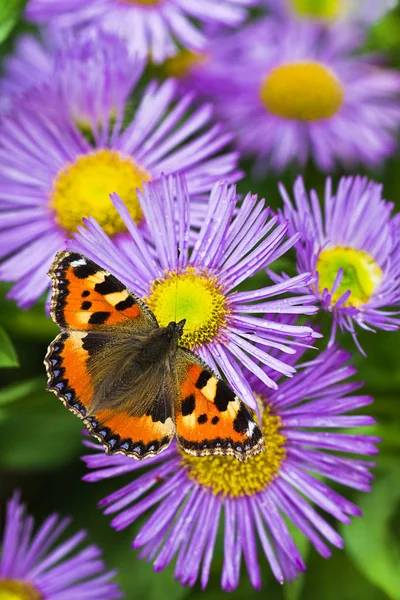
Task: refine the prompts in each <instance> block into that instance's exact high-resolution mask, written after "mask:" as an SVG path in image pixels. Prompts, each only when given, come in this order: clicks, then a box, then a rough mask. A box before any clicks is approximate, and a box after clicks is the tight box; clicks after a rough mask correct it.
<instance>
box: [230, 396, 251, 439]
mask: <svg viewBox="0 0 400 600" xmlns="http://www.w3.org/2000/svg"><path fill="white" fill-rule="evenodd" d="M250 420H251V415H250V413H249V411H248V410H247V408H246V406H245V405H244V404H243V403H242V404H241V405H240V408H239V411H238V413H237V415H236V417H235V420H234V421H233V428H234V430H235V431H237V432H238V433H244V432H245V431H246V429H247V427H248V425H249V421H250Z"/></svg>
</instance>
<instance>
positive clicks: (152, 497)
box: [84, 318, 379, 591]
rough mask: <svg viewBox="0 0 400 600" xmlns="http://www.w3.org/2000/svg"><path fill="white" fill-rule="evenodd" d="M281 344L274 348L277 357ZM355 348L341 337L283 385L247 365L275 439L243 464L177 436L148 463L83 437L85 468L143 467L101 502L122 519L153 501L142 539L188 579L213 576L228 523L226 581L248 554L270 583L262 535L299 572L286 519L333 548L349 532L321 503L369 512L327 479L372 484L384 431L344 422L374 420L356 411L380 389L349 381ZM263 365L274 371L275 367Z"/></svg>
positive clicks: (282, 573) (272, 558)
mask: <svg viewBox="0 0 400 600" xmlns="http://www.w3.org/2000/svg"><path fill="white" fill-rule="evenodd" d="M285 320H286V322H287V321H290V320H291V318H286V319H285ZM280 354H281V353H280V351H278V350H275V351H274V356H275V357H276V358H278V357H279V355H280ZM348 359H349V355H348V354H346V353H345V352H344V351H342V350H340V349H339V348H338V347H333V348H330V349H328V350H325V351H324V352H322V353H321V354H320V355H319V356H318V358H317V359H316V360H314V361H312V362H311V363H307V365H305V366H304V367H303V368H302V370H301V371H299V372H298V373H296V374H295V375H294V377H293V379H290V380H286V381H284V382H282V383H280V385H279V390H278V391H271V389H269V388H268V387H266V386H265V384H264V383H263V382H261V381H260V380H259V379H258V378H257V377H255V376H254V375H253V374H252V373H251V372H249V371H246V372H245V375H246V377H247V379H248V381H249V384H250V386H251V389H252V392H253V394H254V396H255V397H257V398H258V401H259V402H260V405H261V406H262V428H263V432H264V436H265V439H266V442H267V443H266V450H265V451H264V453H262V454H260V455H258V456H256V457H252V458H250V459H248V460H247V461H246V462H244V463H239V462H238V461H235V460H234V459H232V460H230V457H225V458H224V459H221V458H220V457H203V458H195V457H187V456H183V454H182V453H181V452H180V451H179V449H178V448H177V446H176V445H172V446H170V448H169V449H168V450H167V451H166V452H164V453H163V454H162V455H160V456H158V457H156V458H152V459H150V460H149V461H147V463H146V466H148V467H150V468H149V469H147V470H146V472H144V473H143V472H140V470H141V469H142V468H143V465H142V464H141V463H137V462H134V461H130V460H129V459H126V458H125V457H120V456H114V457H109V456H105V455H104V454H103V452H102V451H101V449H100V448H99V446H97V445H96V444H93V443H92V442H85V443H86V445H87V446H88V447H90V448H94V449H95V450H96V452H95V453H92V454H90V455H87V456H84V461H85V462H86V463H87V465H88V467H89V468H90V469H92V471H91V472H90V473H89V474H87V475H86V476H85V478H84V479H85V480H86V481H99V480H101V479H106V478H112V477H117V476H118V475H122V474H126V473H131V472H132V473H133V472H135V478H134V480H133V481H132V483H129V484H128V485H126V486H125V487H123V488H121V489H120V490H118V491H116V492H115V493H113V494H111V495H110V496H108V497H107V498H105V499H104V500H102V501H101V502H100V506H101V507H103V508H105V513H106V514H113V515H114V517H113V521H112V526H113V527H114V528H115V529H117V530H120V529H123V528H125V527H128V526H129V525H131V524H132V523H133V522H135V521H136V519H137V518H138V517H140V516H141V517H142V518H143V514H144V513H145V512H146V511H147V510H149V509H151V510H152V514H151V516H149V517H148V518H147V520H146V521H145V522H144V524H143V525H142V526H141V528H140V530H139V532H138V533H137V535H136V537H135V539H134V542H133V546H134V548H140V549H141V550H142V552H141V555H140V556H141V557H142V558H147V560H148V561H152V562H153V563H154V568H155V570H161V569H163V568H165V567H166V566H167V565H168V564H169V563H171V562H172V561H173V560H174V559H175V558H176V567H175V577H176V578H177V579H178V580H179V581H180V582H181V583H183V584H186V585H194V583H195V582H196V580H197V579H198V578H200V581H201V585H202V587H203V588H204V587H206V585H207V582H208V578H209V572H210V565H211V562H212V558H213V554H214V549H215V547H216V538H217V532H218V529H219V528H221V529H222V528H223V534H224V546H223V553H224V562H223V568H222V579H221V584H222V587H223V588H224V589H225V590H227V591H230V590H233V589H234V588H236V587H237V585H238V582H239V576H240V568H241V562H242V557H243V558H244V562H245V565H246V569H247V572H248V575H249V578H250V581H251V583H252V585H253V586H254V587H255V588H259V587H261V574H260V568H259V560H258V558H259V557H258V554H259V552H258V549H257V547H258V546H260V547H261V548H262V553H263V554H264V555H265V558H266V559H267V561H268V563H269V564H270V566H271V569H272V571H273V574H274V576H275V577H276V579H277V580H278V581H280V582H283V581H284V580H288V581H290V580H292V579H294V578H295V577H297V576H298V573H299V572H300V571H303V570H305V564H304V561H303V559H302V557H301V555H300V552H299V550H298V549H297V547H296V545H295V542H294V540H293V538H292V535H291V534H290V532H289V529H288V526H287V522H288V521H289V522H291V523H292V525H293V526H294V527H295V528H297V529H298V530H300V532H301V533H302V534H304V536H306V537H307V538H308V539H309V540H310V542H311V543H312V544H313V545H314V547H315V548H316V549H317V551H318V552H319V553H320V554H321V555H322V556H323V557H325V558H327V557H329V556H330V553H331V551H330V548H329V544H332V545H333V546H336V547H339V548H341V547H342V546H343V541H342V538H341V537H340V536H339V534H338V533H337V532H336V531H335V529H334V528H333V526H332V525H331V524H330V523H328V522H327V521H326V520H325V518H324V517H323V516H322V514H321V513H322V512H325V513H327V514H328V515H329V517H331V518H332V517H333V518H334V519H336V520H338V521H340V522H342V523H350V518H351V517H353V516H360V514H361V513H360V510H359V509H358V508H357V506H355V505H354V504H353V503H352V502H349V501H348V500H347V499H346V498H345V497H344V496H342V495H341V493H339V492H336V491H333V490H332V489H331V488H330V487H329V485H328V484H327V480H331V481H333V482H335V483H338V484H340V485H342V486H347V487H350V488H355V489H357V490H362V491H368V490H369V489H370V481H371V478H372V476H371V474H370V472H369V468H370V467H371V466H373V463H370V462H367V461H366V460H365V459H364V458H363V456H364V455H372V454H375V452H376V447H375V443H376V442H378V441H379V440H378V438H375V437H373V436H368V435H361V434H357V433H353V432H350V433H345V432H344V431H343V430H344V429H346V428H353V427H358V426H368V425H371V424H372V423H374V420H373V419H372V418H370V417H368V416H361V415H358V416H354V415H352V414H349V413H352V411H354V410H356V409H358V408H360V407H363V406H365V405H367V404H369V403H370V402H371V400H372V399H371V398H369V397H368V396H363V395H359V394H358V393H357V390H358V388H359V387H360V385H359V384H358V383H353V382H350V381H347V380H348V378H349V377H350V376H351V375H353V374H354V372H355V370H354V368H353V367H352V366H351V365H349V364H347V361H348ZM293 362H294V360H293ZM262 368H263V370H264V371H265V373H268V375H269V376H270V377H271V378H274V379H276V378H277V375H276V373H273V371H271V369H270V368H269V367H268V366H265V365H264V366H263V367H262ZM339 428H340V431H339V432H338V429H339ZM138 472H139V473H138ZM137 473H138V474H137ZM222 517H223V522H224V524H223V525H222Z"/></svg>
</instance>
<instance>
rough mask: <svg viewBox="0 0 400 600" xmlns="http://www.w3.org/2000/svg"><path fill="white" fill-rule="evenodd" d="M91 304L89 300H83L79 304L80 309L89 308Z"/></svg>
mask: <svg viewBox="0 0 400 600" xmlns="http://www.w3.org/2000/svg"><path fill="white" fill-rule="evenodd" d="M91 306H92V303H91V302H89V300H85V302H82V304H81V309H82V310H89V308H90V307H91Z"/></svg>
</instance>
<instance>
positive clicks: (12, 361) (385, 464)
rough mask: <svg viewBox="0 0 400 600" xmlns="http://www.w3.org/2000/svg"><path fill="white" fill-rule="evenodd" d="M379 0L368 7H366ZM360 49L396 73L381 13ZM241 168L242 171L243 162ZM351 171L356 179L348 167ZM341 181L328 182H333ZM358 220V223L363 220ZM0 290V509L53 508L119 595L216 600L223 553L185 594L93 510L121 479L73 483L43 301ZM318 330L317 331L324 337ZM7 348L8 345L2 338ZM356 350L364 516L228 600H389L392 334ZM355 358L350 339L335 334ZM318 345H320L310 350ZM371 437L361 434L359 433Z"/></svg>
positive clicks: (16, 13) (389, 191)
mask: <svg viewBox="0 0 400 600" xmlns="http://www.w3.org/2000/svg"><path fill="white" fill-rule="evenodd" d="M377 1H378V0H377ZM22 4H23V2H20V1H18V0H17V1H15V0H13V1H11V0H0V41H3V43H2V52H1V54H2V55H4V54H6V53H8V52H10V51H11V50H12V46H13V43H14V41H15V39H16V37H17V35H18V33H19V32H21V31H23V30H26V29H27V28H28V26H27V25H26V24H24V23H23V22H22V21H21V19H20V10H21V8H22ZM367 46H368V48H369V49H371V50H380V51H383V52H385V53H386V54H387V56H388V62H389V64H391V65H392V67H394V68H397V69H398V68H400V14H399V11H397V12H392V13H391V14H390V15H389V16H388V17H386V18H385V19H384V20H383V21H382V22H381V23H380V24H379V25H377V26H375V27H374V29H373V30H372V31H371V33H370V36H369V40H368V43H367ZM243 166H244V167H245V169H246V172H247V173H249V172H250V165H249V164H244V165H243ZM359 172H361V171H359ZM297 173H298V172H297V170H296V169H291V170H289V171H288V172H286V173H285V174H284V175H283V176H282V177H280V178H279V179H280V180H283V181H284V182H285V184H286V185H287V186H288V188H290V187H291V185H292V184H293V181H294V178H295V176H296V175H297ZM341 174H342V173H335V174H334V175H333V178H334V182H335V183H336V182H337V180H338V178H339V176H340V175H341ZM369 175H371V176H372V177H374V178H375V179H376V180H378V181H381V182H383V183H384V190H385V197H386V198H387V199H388V200H392V201H394V202H395V203H396V206H397V209H398V210H399V208H400V157H399V156H397V157H394V158H393V159H391V160H390V161H388V162H387V163H386V165H385V166H384V168H382V170H380V171H379V172H377V173H369ZM304 177H305V180H306V185H307V187H310V186H313V187H315V188H316V189H317V190H322V189H323V182H324V176H322V175H321V174H320V173H318V172H317V171H316V170H315V169H314V167H313V166H312V165H311V166H309V167H308V168H307V169H306V171H305V173H304ZM276 184H277V179H276V178H274V177H273V176H269V177H268V178H266V180H264V181H261V182H260V181H252V179H251V178H250V177H248V178H246V179H245V180H244V181H243V182H241V183H240V185H239V189H240V191H241V192H247V191H249V190H252V191H253V192H258V193H259V194H260V195H261V196H264V197H266V198H267V200H268V202H269V203H270V204H271V205H272V206H274V207H276V206H278V205H279V197H278V192H277V185H276ZM366 218H368V215H366ZM291 258H292V257H289V258H285V259H284V263H283V264H280V265H279V267H280V268H283V267H285V268H287V269H288V270H290V269H293V262H290V260H291ZM7 289H8V288H7V286H6V285H5V284H2V285H1V287H0V327H1V329H0V366H1V367H3V368H2V369H1V371H0V377H1V383H2V386H3V387H2V388H1V389H0V488H1V502H2V504H3V503H4V501H5V498H7V497H9V496H10V495H11V493H12V491H13V490H14V489H15V488H19V489H21V490H22V493H23V498H24V500H25V501H26V502H27V503H28V505H29V510H30V511H31V512H32V513H33V514H34V515H35V516H36V517H37V520H41V519H42V518H44V517H45V516H46V515H47V514H48V513H50V512H52V511H59V512H60V513H62V514H71V515H72V516H73V517H74V524H73V528H74V529H77V528H86V529H88V531H89V532H90V537H91V540H93V541H94V542H96V543H97V544H99V545H100V546H101V547H102V548H103V549H104V553H105V556H106V559H107V562H108V565H109V566H110V567H113V568H117V569H118V570H119V572H120V575H119V580H120V583H121V585H122V587H123V589H124V591H125V593H126V597H127V598H128V599H135V598H139V597H144V598H146V600H158V599H161V598H165V597H167V598H168V600H178V599H181V598H190V599H191V600H192V599H194V598H197V597H200V596H205V597H207V598H208V599H209V600H214V598H215V599H217V598H219V597H222V596H223V595H225V593H224V592H222V591H221V589H220V585H219V581H220V574H221V564H222V554H221V553H220V552H217V553H216V556H215V559H214V561H213V565H212V572H211V579H210V584H209V587H208V588H207V591H206V592H202V591H201V590H200V588H199V587H198V586H196V587H195V588H193V589H189V588H184V587H182V586H180V585H179V584H177V583H176V582H175V581H174V578H173V569H171V568H169V569H167V570H166V571H164V572H162V573H154V572H153V570H152V567H151V565H148V564H147V563H145V562H143V561H139V560H138V559H137V553H136V552H134V551H133V550H132V549H131V547H130V545H131V540H132V538H133V537H134V534H135V532H136V531H137V529H138V526H139V525H136V526H133V527H132V528H130V529H128V530H127V531H125V532H120V533H116V532H114V531H113V530H112V529H111V528H110V527H109V525H108V522H109V518H108V517H103V515H102V514H101V512H100V511H98V510H96V509H95V506H96V503H97V501H98V500H100V499H101V498H102V497H104V496H105V495H107V494H108V493H109V492H111V491H113V490H115V489H116V488H117V487H120V486H122V485H123V484H124V483H126V481H127V480H129V477H128V478H119V479H116V480H110V481H107V482H100V483H97V484H88V483H84V482H82V481H81V477H82V475H83V474H84V473H85V468H84V465H83V463H82V462H81V460H80V456H81V455H82V454H83V453H84V449H83V447H82V445H81V435H80V430H81V424H80V423H79V421H78V419H76V418H75V417H74V416H73V415H71V414H69V413H68V412H67V411H66V410H65V408H64V407H63V406H62V405H61V403H60V402H59V401H58V400H57V399H56V397H55V396H54V395H53V394H50V393H47V392H45V391H44V389H45V375H44V367H43V357H44V355H45V352H46V348H47V345H48V344H49V342H50V341H51V340H52V338H53V337H54V336H55V335H56V334H57V328H56V327H55V325H54V324H53V323H52V322H51V321H50V320H49V319H48V318H46V317H45V316H44V308H43V303H38V304H37V305H36V306H35V307H34V308H32V309H31V310H30V311H28V312H22V311H20V310H19V309H18V308H17V307H16V306H15V304H14V303H13V302H11V301H8V300H6V299H5V294H6V291H7ZM328 325H329V324H328V323H327V322H326V320H323V321H322V323H321V326H322V328H323V331H327V327H328ZM10 340H12V342H11V341H10ZM360 340H361V343H362V346H363V347H364V349H365V350H366V352H367V355H368V356H367V358H363V357H362V356H361V355H360V354H358V353H357V352H355V354H354V362H355V364H356V365H357V368H358V370H359V376H358V378H359V379H361V380H363V381H365V382H366V386H365V388H364V389H365V393H369V394H371V395H373V396H374V397H375V400H376V401H375V403H374V405H373V406H372V407H368V408H367V410H368V412H369V414H373V415H374V416H375V417H376V419H377V421H378V425H377V426H376V427H375V428H374V429H375V431H374V433H376V434H377V435H379V436H381V437H382V438H383V440H384V441H383V442H382V444H381V445H380V450H381V452H380V454H379V455H378V458H377V468H376V470H375V474H376V481H375V483H374V490H373V492H372V493H370V494H361V493H358V492H351V491H347V490H343V491H344V493H346V495H347V496H349V497H350V498H351V499H352V500H353V501H354V502H356V503H357V504H359V505H360V506H361V507H362V509H363V511H364V518H363V519H355V520H354V521H353V523H352V524H351V525H350V526H343V527H341V533H342V535H343V536H344V538H345V542H346V544H345V550H344V551H339V550H336V549H333V550H332V553H333V554H332V558H331V559H330V560H324V559H323V558H321V557H320V556H319V555H318V554H317V553H316V552H315V551H314V550H313V549H312V548H310V547H309V546H308V545H307V544H306V543H305V542H304V540H302V539H299V544H300V545H301V547H302V549H303V552H304V556H305V557H307V562H308V573H307V574H306V575H305V576H302V577H300V579H299V580H298V581H297V582H295V583H293V584H285V585H283V586H281V585H279V584H278V583H277V582H276V581H275V580H274V579H273V577H272V575H271V573H270V569H269V567H268V565H267V563H266V560H265V559H264V557H263V556H262V554H261V553H260V562H261V568H262V572H263V588H262V591H261V592H256V591H254V590H252V588H251V586H250V584H249V582H248V578H247V574H246V573H245V571H244V570H243V573H242V577H241V584H240V587H239V588H238V589H237V591H235V592H233V593H231V594H230V597H231V598H235V599H236V598H237V599H239V598H240V599H242V598H244V597H246V596H248V595H250V594H254V597H255V598H261V597H263V598H265V597H267V596H268V598H269V599H270V600H275V599H278V598H279V599H280V598H282V599H284V600H298V599H301V600H331V599H332V600H336V598H338V597H339V598H340V600H358V599H359V598H363V600H385V599H391V600H400V511H399V506H400V461H399V457H400V393H399V392H400V333H399V332H397V333H383V332H379V333H377V334H375V335H374V334H365V333H362V334H361V335H360ZM340 341H341V343H342V344H343V345H345V346H346V347H348V348H349V349H351V350H354V347H353V345H352V341H351V340H350V339H349V338H348V337H345V338H344V339H343V338H340ZM325 343H326V342H324V341H322V342H321V344H320V345H321V347H323V345H324V344H325ZM369 433H370V431H369Z"/></svg>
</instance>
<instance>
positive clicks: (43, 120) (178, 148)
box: [0, 35, 241, 307]
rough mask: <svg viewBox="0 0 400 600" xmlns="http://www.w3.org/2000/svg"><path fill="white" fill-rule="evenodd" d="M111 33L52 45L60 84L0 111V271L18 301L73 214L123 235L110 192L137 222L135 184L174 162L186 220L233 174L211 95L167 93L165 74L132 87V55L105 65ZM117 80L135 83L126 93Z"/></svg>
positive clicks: (41, 280)
mask: <svg viewBox="0 0 400 600" xmlns="http://www.w3.org/2000/svg"><path fill="white" fill-rule="evenodd" d="M96 40H98V42H99V43H97V42H96ZM114 41H115V42H116V47H117V49H114V50H113V48H112V44H113V38H112V36H108V35H107V36H105V37H96V38H93V39H91V38H90V37H89V38H87V39H86V38H85V39H83V40H82V45H81V46H79V47H77V48H72V51H71V54H68V53H63V52H62V53H60V54H59V56H58V61H57V69H58V68H59V69H60V74H59V75H57V80H58V81H59V83H60V85H59V86H56V87H53V85H51V86H50V84H48V85H45V86H41V87H39V88H38V89H36V90H32V89H31V90H29V91H28V92H27V93H26V94H24V95H22V96H21V97H19V98H18V99H15V100H14V102H13V110H12V111H10V112H9V113H8V114H6V115H3V116H2V117H1V119H0V160H1V162H2V170H1V174H0V211H1V225H0V229H1V231H2V233H1V243H0V258H3V259H5V260H4V262H3V263H2V264H1V265H0V279H3V280H6V281H15V282H16V285H15V286H14V287H13V288H12V290H11V292H10V294H9V297H11V298H13V299H15V300H16V301H17V302H18V304H19V305H20V306H22V307H27V306H29V305H30V304H31V303H32V302H34V301H35V300H36V299H37V298H38V297H39V296H40V295H41V294H42V293H43V292H44V291H45V290H46V289H47V288H48V285H49V280H48V277H47V275H46V273H47V270H48V268H49V266H50V264H51V261H52V259H53V257H54V254H55V253H56V252H57V251H58V250H61V249H63V248H64V247H65V243H66V239H67V238H68V237H69V236H70V235H71V233H72V232H73V231H74V230H75V229H76V227H77V226H78V224H80V223H81V219H82V217H83V216H88V215H93V216H95V217H96V218H97V219H98V221H99V222H100V224H101V225H102V226H103V227H104V228H105V230H106V231H107V233H108V234H110V235H116V236H117V237H119V238H121V243H123V238H124V235H125V234H124V231H125V227H124V224H123V222H122V220H121V218H120V217H119V216H118V214H117V212H116V210H115V209H114V208H113V207H112V204H111V202H110V198H109V194H110V193H111V192H118V193H119V195H120V196H121V197H122V198H123V199H124V200H125V202H126V203H127V207H128V209H129V211H130V213H131V215H132V216H133V218H134V219H135V221H136V222H137V223H140V224H141V227H144V228H145V227H146V225H145V222H144V219H143V212H142V210H141V208H140V204H139V200H138V196H137V193H136V189H137V188H140V187H141V186H142V184H143V182H144V181H149V180H152V181H155V180H157V179H158V177H159V176H160V174H161V172H174V171H176V170H178V169H179V170H180V171H183V172H184V173H185V174H186V176H187V181H188V186H189V189H190V191H191V193H192V194H193V202H194V205H193V210H192V215H193V222H194V223H196V222H198V221H199V220H201V219H202V218H203V216H204V210H205V205H204V201H203V199H204V197H203V195H204V194H205V193H208V192H209V190H210V189H211V187H212V185H213V184H214V183H215V182H216V181H218V180H219V179H221V178H224V179H228V181H230V182H233V181H237V180H238V179H239V178H240V177H241V172H240V171H239V170H238V169H237V161H238V154H237V153H236V152H231V151H230V150H229V144H230V142H231V139H232V135H231V134H230V133H228V132H226V131H225V129H224V128H223V127H222V126H221V125H219V124H213V123H212V115H213V108H212V106H211V104H204V105H200V106H197V107H195V106H194V101H193V100H194V98H193V94H191V93H187V94H179V93H177V91H176V88H177V83H176V82H175V81H173V80H167V81H165V82H164V83H162V84H158V83H156V82H152V83H150V84H149V85H148V86H147V88H145V89H144V90H143V89H138V88H139V86H140V80H139V78H140V73H141V69H142V62H141V61H139V62H136V63H133V62H132V61H130V62H127V61H126V62H123V64H122V65H121V66H120V67H115V65H114V62H113V56H116V55H117V54H118V53H119V52H120V50H121V42H120V41H119V40H114ZM100 42H101V43H100ZM94 56H95V58H94ZM126 58H127V57H126ZM117 62H118V61H117ZM118 64H120V63H119V62H118ZM94 65H96V66H97V67H98V68H94ZM126 68H129V70H130V74H129V77H128V79H126V72H125V70H126ZM100 71H101V73H100ZM72 72H74V75H72V74H71V73H72ZM85 73H88V74H89V75H88V78H86V76H85ZM68 81H69V82H70V86H69V87H68ZM127 81H130V82H131V83H132V84H135V83H136V87H135V89H134V91H133V97H132V101H131V100H129V102H126V101H125V100H126V96H127V93H128V89H127V84H126V82H127ZM63 90H64V91H65V93H64V92H63ZM129 91H130V90H129ZM65 96H68V100H67V101H65V100H64V98H65ZM132 106H135V107H136V110H135V112H134V115H133V116H132V117H131V118H129V119H127V117H126V110H128V111H129V110H131V107H132ZM126 121H128V124H126Z"/></svg>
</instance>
